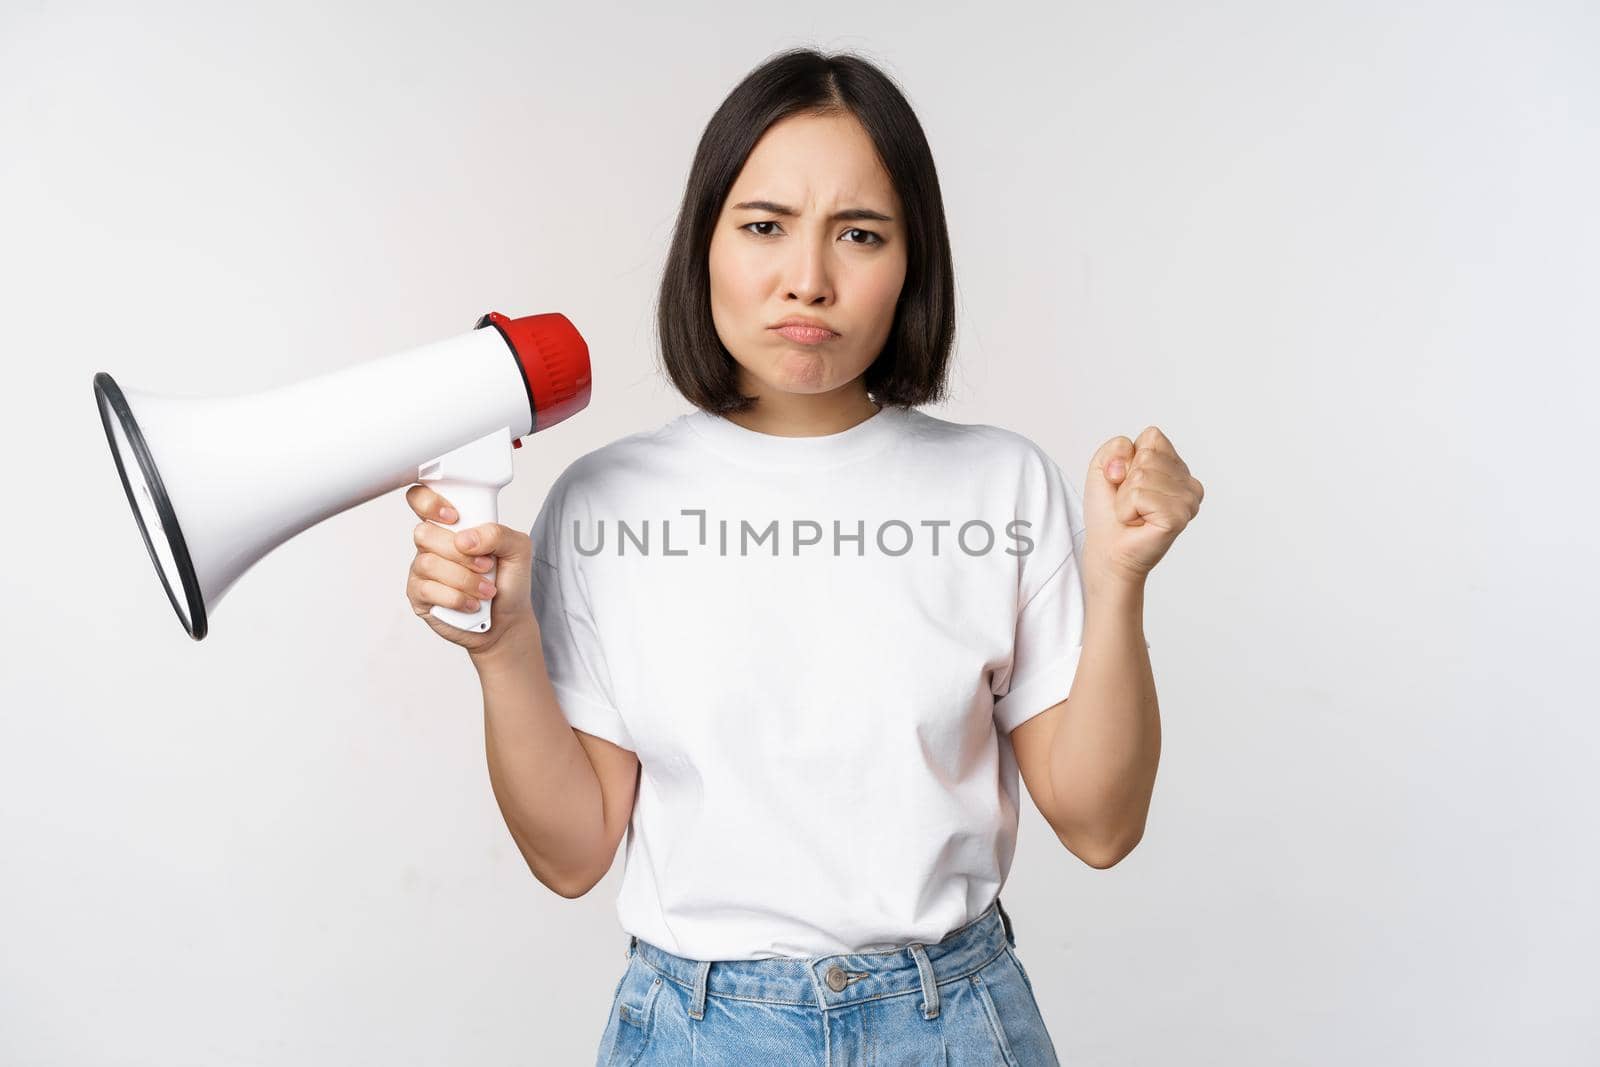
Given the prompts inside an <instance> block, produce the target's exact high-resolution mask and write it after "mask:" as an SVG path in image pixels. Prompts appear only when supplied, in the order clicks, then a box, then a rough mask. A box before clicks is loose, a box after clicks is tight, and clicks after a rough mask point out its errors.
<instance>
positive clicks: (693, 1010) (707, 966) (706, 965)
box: [689, 960, 711, 1019]
mask: <svg viewBox="0 0 1600 1067" xmlns="http://www.w3.org/2000/svg"><path fill="white" fill-rule="evenodd" d="M710 978H711V961H710V960H701V961H700V964H699V967H698V968H697V970H696V973H695V976H694V992H693V993H692V994H691V995H690V997H689V1017H690V1018H691V1019H704V1018H705V1017H706V982H707V981H708V980H709V979H710Z"/></svg>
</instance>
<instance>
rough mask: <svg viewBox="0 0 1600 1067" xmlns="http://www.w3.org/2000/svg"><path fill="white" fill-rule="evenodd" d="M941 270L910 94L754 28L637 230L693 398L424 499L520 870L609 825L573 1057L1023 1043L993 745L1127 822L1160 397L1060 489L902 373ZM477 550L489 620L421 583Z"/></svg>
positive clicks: (677, 377)
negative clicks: (591, 990) (522, 502)
mask: <svg viewBox="0 0 1600 1067" xmlns="http://www.w3.org/2000/svg"><path fill="white" fill-rule="evenodd" d="M953 308H954V283H953V272H952V269H951V261H950V252H949V241H948V237H947V234H946V230H945V222H944V213H943V207H942V205H941V202H940V193H939V183H938V179H937V176H936V174H935V170H934V166H933V161H932V156H931V153H930V152H929V149H928V146H927V143H926V141H925V139H924V137H923V134H922V130H921V128H920V126H919V124H918V123H917V121H916V118H915V116H914V115H913V114H912V112H911V109H910V107H909V105H908V104H907V102H906V101H905V99H904V97H903V96H902V95H901V93H900V92H899V91H898V90H897V89H896V88H895V87H894V85H893V84H892V83H891V81H890V80H889V79H888V78H887V77H885V76H884V75H883V74H882V73H881V72H880V71H878V70H877V69H876V68H874V67H873V66H872V65H871V64H869V63H867V62H865V61H864V60H862V59H860V58H858V57H854V56H848V55H842V56H833V57H828V56H824V55H821V54H818V53H816V52H812V51H808V50H797V51H792V52H787V53H783V54H781V55H778V56H776V57H774V58H773V59H771V60H770V61H768V62H767V63H765V64H763V65H762V66H761V67H759V68H757V69H756V70H754V71H753V72H751V73H750V75H749V76H748V77H746V78H745V80H744V81H743V82H742V83H741V84H740V85H739V86H738V87H737V88H735V89H734V91H733V92H732V94H731V95H730V96H729V97H728V99H727V100H726V101H725V102H724V103H723V104H722V106H721V107H720V108H719V109H718V111H717V112H716V114H715V115H714V116H713V117H712V119H711V122H710V123H709V124H708V126H707V128H706V130H705V132H704V134H703V136H702V139H701V143H700V146H699V149H698V151H697V153H696V156H695V159H694V163H693V167H692V171H691V174H690V178H689V183H688V189H687V192H686V195H685V197H684V201H683V205H682V210H681V214H680V216H679V219H678V225H677V230H676V233H675V235H674V239H673V243H672V250H671V255H670V259H669V262H668V264H667V267H666V272H665V278H664V281H663V284H662V288H661V299H660V305H659V309H658V311H659V327H660V334H661V342H662V351H663V356H664V361H665V369H666V373H667V375H668V376H669V378H670V380H671V381H672V383H673V384H674V385H675V386H676V387H677V389H678V390H679V391H680V392H681V393H682V394H683V396H684V397H685V398H686V399H687V400H688V401H690V403H691V404H692V405H693V410H692V411H691V412H690V413H689V414H686V415H682V416H680V417H678V418H676V419H673V420H672V421H670V422H668V423H667V424H666V425H664V426H661V427H659V428H657V429H654V430H650V431H646V432H641V433H636V434H633V435H630V436H628V437H625V438H622V439H621V440H618V441H615V442H612V443H611V444H609V445H606V446H605V447H603V448H600V449H597V450H595V451H594V452H591V453H589V454H588V455H585V456H583V457H581V458H580V459H578V460H577V461H576V462H574V463H573V464H572V465H571V466H569V467H568V469H567V470H566V471H565V472H563V473H562V475H561V476H560V477H559V478H558V479H557V480H556V483H555V484H554V486H552V488H551V491H550V493H549V495H548V497H547V498H546V500H545V502H544V506H543V508H542V509H541V511H540V514H539V516H538V518H537V520H536V521H535V523H534V526H533V529H532V530H531V531H530V534H528V535H521V534H519V533H518V532H517V531H513V530H510V529H508V528H507V527H504V526H501V525H498V524H490V525H486V526H482V527H478V528H477V529H475V530H472V531H459V532H457V533H456V534H455V535H453V536H452V535H451V534H450V533H449V532H448V531H445V530H442V529H441V528H439V527H438V526H436V525H434V524H433V523H432V522H427V521H424V522H423V523H422V524H421V525H420V526H419V527H418V528H417V543H418V547H419V552H418V557H417V562H416V563H415V564H414V565H413V573H412V577H411V583H410V587H409V595H410V596H411V599H412V604H413V608H414V610H415V611H416V612H417V614H418V615H419V616H421V617H422V618H423V619H424V620H425V621H426V622H427V623H428V624H429V625H430V626H432V627H433V628H434V629H435V630H436V631H437V632H439V633H440V634H441V635H443V636H446V637H448V638H449V639H450V640H452V641H456V642H457V643H459V644H462V645H464V646H465V647H467V648H468V649H469V651H470V653H471V655H472V658H473V662H474V664H475V665H476V666H477V667H478V669H479V674H480V680H481V681H482V682H483V686H484V695H485V714H486V735H487V743H488V747H489V766H490V777H491V781H492V782H493V784H494V788H495V794H496V797H497V799H498V800H499V802H500V806H501V810H502V811H503V812H504V814H505V817H506V822H507V825H508V827H510V829H511V832H512V836H513V837H514V838H515V839H516V841H517V844H518V846H519V847H520V848H521V850H522V852H523V854H524V856H525V857H526V858H527V860H528V863H529V866H530V867H531V868H532V870H533V871H534V873H535V875H536V876H538V877H539V878H540V880H541V881H543V882H544V883H545V884H546V885H549V886H551V887H552V888H553V889H555V890H556V891H557V892H559V893H561V894H562V895H563V896H568V897H576V896H580V895H582V894H583V893H585V892H587V891H588V890H589V889H590V888H591V887H592V886H593V885H594V884H595V883H596V882H598V881H599V880H600V879H601V878H602V877H603V876H604V875H605V873H606V871H607V870H609V868H610V866H611V864H612V861H613V859H614V857H615V853H616V848H617V845H618V843H619V841H620V840H621V838H622V836H623V834H624V832H625V831H626V832H627V849H626V853H625V866H624V876H623V882H622V888H621V891H620V894H619V897H618V902H617V909H618V917H619V919H620V921H621V925H622V927H623V929H624V931H625V932H626V933H627V934H628V935H629V937H628V942H627V960H628V962H627V965H626V967H625V969H624V970H623V973H622V975H621V977H620V979H619V981H618V983H617V988H616V990H615V993H614V995H613V1001H612V1008H611V1013H610V1015H609V1017H608V1019H607V1022H606V1026H605V1029H604V1032H603V1034H602V1036H601V1042H600V1050H599V1057H598V1061H597V1062H598V1063H600V1064H635V1063H650V1064H657V1063H659V1064H686V1063H689V1062H694V1063H730V1064H732V1063H738V1064H745V1063H756V1062H763V1061H765V1062H774V1063H781V1064H807V1063H813V1064H819V1065H822V1064H843V1063H852V1064H853V1063H868V1062H870V1063H873V1064H890V1063H905V1064H926V1063H972V1064H978V1063H983V1064H988V1063H1000V1062H1003V1063H1008V1064H1013V1065H1022V1067H1031V1065H1034V1064H1053V1063H1055V1062H1056V1057H1055V1052H1054V1049H1053V1046H1052V1043H1051V1040H1050V1037H1049V1035H1048V1033H1047V1032H1046V1029H1045V1025H1044V1021H1043V1018H1042V1016H1041V1014H1040V1011H1039V1007H1038V1004H1037V1002H1036V1001H1035V1000H1034V995H1033V989H1032V986H1031V983H1030V981H1029V979H1028V976H1027V974H1026V972H1025V971H1024V969H1023V967H1022V964H1021V961H1020V959H1019V957H1018V955H1017V953H1016V950H1015V944H1016V938H1015V935H1014V931H1013V930H1012V927H1011V923H1010V918H1009V916H1007V915H1006V914H1005V912H1004V911H1003V909H1001V907H1000V903H999V898H998V893H999V890H1000V887H1001V885H1002V884H1003V883H1004V881H1005V878H1006V875H1007V873H1008V871H1009V869H1010V866H1011V859H1012V855H1013V851H1014V847H1015V841H1016V826H1017V812H1018V803H1019V792H1018V788H1017V777H1018V770H1019V768H1020V770H1021V772H1022V775H1023V778H1024V780H1025V781H1026V783H1027V785H1028V789H1029V792H1030V795H1031V796H1032V797H1033V799H1034V801H1035V803H1037V804H1038V806H1039V808H1040V810H1041V811H1042V812H1043V813H1044V814H1045V817H1046V818H1047V820H1049V822H1050V824H1051V825H1052V827H1054V828H1055V830H1056V832H1057V833H1058V835H1059V836H1060V838H1061V840H1062V842H1063V844H1065V845H1067V847H1068V848H1070V849H1071V850H1072V851H1074V852H1075V853H1076V854H1077V855H1079V856H1080V857H1082V858H1083V859H1084V860H1085V861H1086V862H1089V863H1091V864H1092V865H1094V866H1096V867H1103V866H1109V865H1110V864H1111V863H1114V862H1116V860H1117V859H1119V858H1120V857H1121V856H1122V855H1123V854H1125V853H1126V852H1127V850H1128V849H1130V848H1132V847H1133V844H1134V843H1135V842H1136V841H1137V839H1138V837H1139V835H1140V834H1141V833H1142V829H1143V825H1144V819H1145V814H1146V812H1147V811H1148V806H1149V799H1150V793H1151V789H1152V787H1153V783H1154V776H1155V765H1156V758H1157V751H1158V747H1159V726H1158V720H1157V712H1156V703H1155V691H1154V684H1153V682H1152V680H1151V672H1150V663H1149V658H1148V655H1147V653H1146V648H1147V647H1148V646H1147V645H1146V643H1145V642H1144V640H1143V637H1142V632H1143V631H1142V620H1141V616H1142V594H1143V583H1144V579H1145V575H1146V574H1148V572H1149V569H1150V567H1151V566H1152V565H1153V564H1154V563H1155V562H1156V561H1157V560H1158V559H1159V558H1160V557H1161V555H1162V554H1164V553H1165V551H1166V549H1167V547H1168V546H1169V545H1170V544H1171V541H1172V539H1173V538H1174V537H1175V536H1176V534H1177V533H1178V532H1179V531H1180V530H1181V529H1182V527H1183V525H1184V524H1185V523H1186V522H1187V521H1188V520H1189V519H1190V518H1192V517H1193V515H1194V513H1195V511H1196V509H1197V508H1198V505H1199V499H1200V493H1201V488H1200V484H1199V482H1197V481H1195V480H1194V479H1193V478H1191V477H1189V475H1188V469H1187V467H1186V466H1185V465H1184V464H1183V462H1182V460H1180V459H1179V458H1178V457H1177V455H1176V453H1174V452H1173V451H1172V448H1171V445H1170V442H1168V441H1167V439H1166V438H1165V437H1164V436H1162V435H1161V433H1160V431H1158V430H1156V429H1155V428H1154V427H1151V428H1149V429H1147V430H1146V431H1145V432H1144V433H1143V434H1141V435H1140V438H1139V440H1138V441H1137V442H1133V441H1130V440H1129V439H1128V438H1126V437H1116V438H1113V439H1112V440H1110V441H1108V442H1106V444H1105V445H1103V446H1102V447H1101V448H1100V449H1099V451H1098V452H1097V453H1096V455H1095V457H1094V459H1093V462H1092V464H1091V469H1090V481H1089V483H1088V494H1087V496H1086V497H1080V495H1079V494H1078V492H1077V491H1076V490H1075V489H1073V488H1072V486H1071V485H1070V484H1069V483H1068V482H1067V481H1066V479H1065V478H1064V477H1063V476H1062V474H1061V471H1060V469H1059V468H1058V467H1057V466H1056V465H1055V464H1054V462H1052V461H1051V460H1050V458H1049V457H1048V456H1046V455H1045V454H1044V453H1043V452H1042V451H1041V450H1040V449H1039V448H1038V447H1037V446H1036V445H1034V444H1033V443H1032V442H1031V441H1029V440H1028V439H1027V438H1025V437H1023V436H1021V435H1019V434H1016V433H1013V432H1011V431H1008V430H1003V429H999V428H997V427H992V426H982V425H963V424H958V423H953V422H948V421H945V420H941V419H938V418H934V417H932V416H930V415H927V414H925V413H923V412H920V411H918V410H917V406H918V405H922V404H927V403H930V402H932V401H935V400H937V399H939V398H940V397H941V396H942V395H943V390H944V382H945V371H946V362H947V356H948V353H949V349H950V345H951V340H952V334H953V330H954V311H953ZM409 499H410V501H411V504H412V506H413V508H414V509H415V510H416V511H417V513H418V514H419V515H420V516H421V517H423V518H424V519H425V520H427V519H437V520H439V521H443V522H447V523H448V522H454V521H455V516H454V513H453V512H451V511H449V510H448V507H447V504H448V502H446V501H443V500H441V499H440V498H438V497H437V496H436V495H435V494H433V493H432V492H431V490H428V489H427V488H426V487H424V486H415V487H413V488H412V490H411V495H410V497H409ZM490 557H494V561H495V562H497V564H498V566H499V568H500V569H499V572H498V578H499V590H498V593H499V594H500V596H499V599H497V600H495V602H494V619H493V625H492V627H491V629H490V631H489V632H488V633H486V634H469V633H466V632H464V631H459V630H455V629H453V628H452V627H449V626H448V625H446V624H443V623H440V622H438V621H437V620H436V619H434V618H433V617H432V616H431V614H430V613H429V608H430V607H431V606H432V605H433V604H435V603H443V604H448V605H450V606H452V607H460V608H464V609H466V610H472V609H473V608H474V607H475V606H476V600H475V599H474V598H475V597H477V596H479V595H488V596H496V591H495V590H494V589H492V588H484V589H479V588H478V587H477V586H478V582H479V580H480V576H481V572H482V571H484V570H487V569H488V564H489V563H490V562H491V559H490ZM525 583H526V584H525ZM1069 691H1070V694H1071V698H1072V700H1071V703H1072V706H1073V717H1072V719H1071V720H1070V722H1069V720H1068V719H1067V718H1066V717H1065V709H1066V706H1067V698H1068V695H1069Z"/></svg>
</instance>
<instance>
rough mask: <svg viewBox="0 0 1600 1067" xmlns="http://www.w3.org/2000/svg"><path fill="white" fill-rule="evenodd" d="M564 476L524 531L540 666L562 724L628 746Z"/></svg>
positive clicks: (630, 742) (628, 737)
mask: <svg viewBox="0 0 1600 1067" xmlns="http://www.w3.org/2000/svg"><path fill="white" fill-rule="evenodd" d="M564 482H565V480H564V479H558V480H557V482H556V484H555V485H554V486H553V487H552V488H551V490H550V492H549V494H548V495H546V497H545V500H544V505H543V506H542V507H541V508H540V509H539V515H538V517H537V518H536V519H535V520H534V523H533V528H532V529H531V530H529V532H528V536H529V539H530V540H531V541H532V542H533V574H532V580H531V582H530V591H529V595H530V597H531V599H532V601H533V614H534V617H535V619H537V620H538V623H539V641H540V645H541V646H542V647H543V649H544V662H545V669H546V670H547V671H548V672H549V675H550V684H551V686H552V687H553V688H554V689H555V694H556V701H557V703H559V704H560V705H561V712H562V714H563V715H565V716H566V719H567V723H568V725H570V726H572V727H574V728H576V729H579V730H582V731H583V732H584V733H588V734H593V735H595V736H596V737H603V738H605V739H606V740H607V741H610V742H611V743H612V744H614V745H618V746H620V747H622V748H626V749H629V750H632V749H633V748H634V741H633V737H632V735H631V734H629V732H628V727H627V724H626V723H625V722H624V721H623V718H622V713H621V712H620V711H619V710H618V709H617V706H616V702H615V700H614V699H613V697H612V690H611V676H610V672H609V671H608V669H607V667H606V659H605V652H604V649H603V648H602V647H601V641H600V631H599V628H598V627H597V626H596V625H595V618H594V612H593V610H592V606H591V603H590V597H589V591H588V586H587V583H586V582H585V581H584V575H583V571H582V569H581V567H580V566H579V561H580V560H581V558H582V557H581V556H579V555H578V553H577V552H576V551H574V550H573V548H572V538H571V533H572V531H571V523H570V520H568V519H566V518H565V514H566V507H565V497H566V487H565V484H564Z"/></svg>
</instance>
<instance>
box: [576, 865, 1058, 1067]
mask: <svg viewBox="0 0 1600 1067" xmlns="http://www.w3.org/2000/svg"><path fill="white" fill-rule="evenodd" d="M1016 943H1017V939H1016V936H1015V934H1014V933H1013V932H1012V929H1011V917H1010V916H1009V915H1007V914H1006V912H1005V909H1004V908H1003V907H1001V905H1000V900H999V898H998V897H996V898H995V902H994V903H993V904H990V905H989V907H988V908H987V909H986V910H985V911H984V913H983V914H982V915H980V916H978V917H977V918H976V919H974V920H972V921H971V922H970V923H968V924H967V925H965V926H963V927H961V928H960V929H958V930H955V931H953V932H951V933H950V934H948V935H946V936H945V938H944V940H942V941H939V942H938V943H936V944H932V945H922V944H918V943H915V942H913V943H912V944H910V945H907V946H906V947H905V948H901V949H897V950H895V951H893V952H869V953H860V954H853V955H833V956H817V957H811V958H796V957H778V958H774V959H763V960H712V961H703V960H691V959H686V958H685V957H683V956H676V955H673V954H672V953H670V952H667V951H666V950H664V949H662V948H659V947H657V946H656V945H652V944H651V943H649V942H648V941H641V940H639V939H638V938H636V937H629V939H628V966H627V968H626V970H624V971H623V972H622V978H621V979H620V980H619V981H618V982H617V990H616V993H615V995H614V996H613V997H612V1001H611V1015H610V1017H609V1018H608V1020H607V1021H606V1028H605V1032H604V1033H603V1034H602V1035H601V1037H600V1052H599V1056H598V1058H597V1059H596V1060H595V1064H596V1067H633V1065H640V1064H657V1065H660V1064H668V1065H671V1067H688V1065H690V1064H693V1065H694V1067H713V1065H723V1064H728V1065H740V1067H744V1065H748V1064H770V1065H772V1067H779V1065H782V1067H791V1065H793V1067H857V1065H862V1064H872V1065H873V1067H896V1065H905V1067H913V1065H915V1067H924V1065H926V1064H930V1063H931V1064H940V1065H946V1064H948V1065H951V1067H961V1065H978V1064H982V1065H984V1067H989V1065H994V1064H1004V1065H1006V1067H1059V1065H1058V1062H1057V1060H1056V1053H1055V1047H1054V1045H1053V1044H1052V1043H1051V1041H1050V1034H1049V1033H1048V1032H1047V1031H1046V1030H1045V1025H1044V1018H1043V1016H1041V1015H1040V1013H1039V1004H1038V1002H1037V1001H1036V1000H1035V999H1034V996H1033V983H1032V982H1031V981H1030V980H1029V978H1028V975H1027V972H1026V971H1024V970H1023V968H1022V962H1021V961H1020V960H1018V959H1017V954H1016V950H1015V947H1014V946H1015V945H1016Z"/></svg>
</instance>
